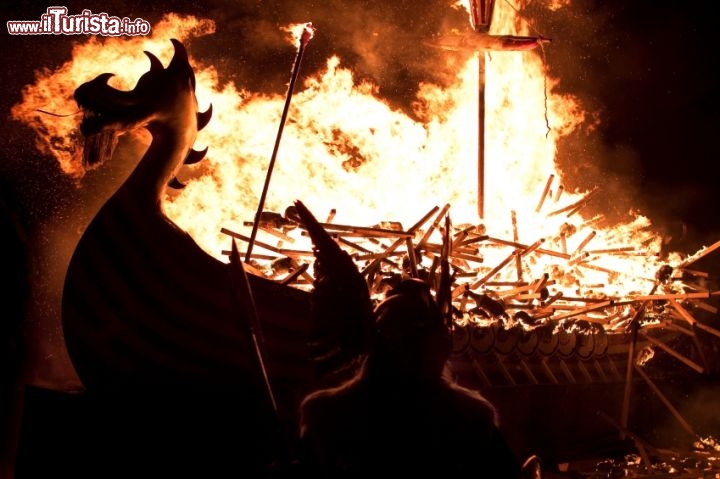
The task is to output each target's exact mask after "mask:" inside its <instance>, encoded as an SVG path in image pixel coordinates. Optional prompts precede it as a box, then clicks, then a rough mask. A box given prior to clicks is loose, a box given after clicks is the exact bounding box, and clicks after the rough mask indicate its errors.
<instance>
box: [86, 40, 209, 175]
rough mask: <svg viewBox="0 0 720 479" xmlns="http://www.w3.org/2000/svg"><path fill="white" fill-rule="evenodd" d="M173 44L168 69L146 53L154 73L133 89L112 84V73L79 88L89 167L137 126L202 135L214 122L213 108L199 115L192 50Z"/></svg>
mask: <svg viewBox="0 0 720 479" xmlns="http://www.w3.org/2000/svg"><path fill="white" fill-rule="evenodd" d="M171 42H172V44H173V46H174V49H175V52H174V54H173V57H172V60H171V61H170V63H169V64H168V66H167V68H166V67H164V66H163V64H162V62H161V61H160V60H159V59H158V58H157V57H156V56H155V55H154V54H152V53H151V52H148V51H145V54H146V55H147V57H148V58H149V59H150V70H148V71H147V72H146V73H145V74H143V75H142V76H141V77H140V78H139V79H138V82H137V84H136V85H135V88H133V89H132V90H129V91H124V90H119V89H117V88H114V87H112V86H110V85H108V81H109V80H110V78H111V77H112V76H113V74H112V73H103V74H101V75H98V76H97V77H96V78H94V79H93V80H90V81H88V82H86V83H83V84H82V85H80V86H79V87H78V88H77V89H76V90H75V93H74V98H75V101H76V102H77V104H78V106H79V107H80V109H81V110H82V111H83V113H84V115H83V120H82V122H81V124H80V132H81V133H82V134H83V136H84V137H85V148H84V151H83V162H84V163H85V166H86V167H90V168H92V167H95V166H97V165H99V164H102V163H103V162H104V161H105V160H107V159H109V158H110V157H111V156H112V154H113V151H114V149H115V146H116V145H117V139H118V137H119V136H120V135H121V134H123V133H125V132H128V131H131V130H134V129H136V128H141V127H145V128H148V129H149V130H150V131H151V133H152V132H153V129H154V128H163V127H167V128H173V129H177V130H181V131H193V132H196V131H197V130H200V129H202V128H203V127H204V126H205V125H206V124H207V123H208V121H209V120H210V116H211V113H212V108H208V110H207V111H205V112H198V108H197V100H196V98H195V73H194V71H193V69H192V67H191V65H190V63H189V59H188V54H187V51H186V49H185V47H184V45H183V44H182V43H181V42H180V41H179V40H176V39H171ZM191 154H192V152H191ZM189 157H190V155H189ZM192 161H198V155H197V154H194V155H192Z"/></svg>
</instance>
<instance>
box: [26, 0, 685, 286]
mask: <svg viewBox="0 0 720 479" xmlns="http://www.w3.org/2000/svg"><path fill="white" fill-rule="evenodd" d="M558 3H559V2H558ZM309 26H311V24H300V25H295V26H291V27H290V28H288V31H290V32H292V33H293V35H294V36H293V38H294V39H296V40H297V39H298V38H300V37H299V35H302V34H304V33H305V32H308V28H310V27H309ZM493 26H494V28H510V26H512V28H513V29H514V30H515V33H519V34H522V33H524V32H522V31H521V28H520V25H518V24H517V22H516V20H515V12H514V10H512V9H511V8H509V7H508V6H506V5H505V4H504V3H502V2H498V4H497V5H496V13H495V19H494V23H493ZM152 31H153V34H152V36H151V37H147V38H140V37H134V38H107V39H103V40H99V39H95V38H91V39H89V40H87V41H86V42H84V43H81V44H79V45H78V46H76V47H75V49H74V51H73V60H72V61H70V62H68V63H66V64H65V65H63V66H62V67H60V68H59V69H57V70H55V71H39V72H37V80H36V81H35V83H34V84H32V85H28V86H27V87H26V88H25V90H24V92H23V101H22V103H20V104H18V105H16V106H15V107H14V108H13V110H12V113H13V116H14V117H15V118H16V119H19V120H21V121H23V122H25V123H27V124H28V125H30V126H31V127H33V128H34V129H35V131H36V132H37V135H38V136H37V147H38V149H39V150H40V151H41V152H42V153H44V154H49V155H54V156H55V158H57V160H58V162H59V164H60V166H61V168H62V170H63V171H64V172H66V173H67V174H68V175H71V176H73V177H75V178H78V179H81V178H82V175H83V173H84V171H83V170H82V167H81V163H80V161H79V149H80V148H81V146H82V142H81V141H80V139H79V137H78V133H77V119H65V120H60V121H59V120H57V119H55V118H53V119H49V118H46V117H44V116H40V115H38V114H37V112H36V110H37V109H39V108H42V109H44V110H52V111H72V110H73V109H74V108H75V105H74V103H73V101H72V92H73V90H74V88H76V87H77V86H78V85H79V84H80V83H82V82H84V81H87V80H89V79H91V78H94V77H95V76H96V75H98V74H100V73H103V72H105V71H111V72H114V73H117V74H118V75H117V76H116V77H113V80H112V81H113V82H114V86H116V87H117V88H131V87H132V85H133V82H134V81H135V80H136V79H137V78H138V77H139V76H140V75H141V74H142V73H144V72H145V71H147V69H148V64H147V58H146V57H145V56H144V55H142V54H141V52H142V51H143V50H149V51H151V52H153V53H155V54H156V55H157V56H158V57H159V58H160V59H161V60H162V61H164V62H166V61H168V59H169V57H170V56H171V55H172V52H171V48H172V47H171V44H170V42H169V41H168V40H169V38H171V37H175V38H178V39H180V40H184V39H186V38H189V37H192V36H199V35H206V34H209V33H212V32H213V31H214V24H213V23H212V22H211V21H209V20H202V19H197V18H194V17H180V16H177V15H172V14H171V15H168V16H167V17H166V18H165V19H164V20H163V21H162V22H160V23H159V24H158V25H156V26H155V27H154V28H153V30H152ZM312 33H314V30H310V32H309V34H312ZM290 60H291V59H288V61H289V62H290ZM193 64H194V65H195V70H196V79H197V97H198V101H199V103H200V109H201V110H204V109H205V108H206V107H207V106H208V105H209V104H212V105H213V109H214V113H213V119H212V121H211V122H210V124H209V125H208V126H207V127H206V128H205V129H203V130H202V131H201V132H200V134H199V135H198V140H197V143H198V144H196V148H197V149H202V148H203V147H204V146H206V145H207V146H209V147H210V150H209V154H208V156H207V158H206V159H205V160H204V161H203V163H202V165H204V166H200V167H195V169H189V170H188V171H187V172H186V174H187V175H188V176H190V177H191V178H180V179H181V180H183V182H187V183H189V184H188V186H187V188H185V189H184V190H183V191H182V193H180V194H178V195H173V196H172V197H168V198H166V199H165V203H164V205H165V210H166V212H167V214H168V216H169V217H170V218H171V219H173V220H174V221H175V222H177V223H178V225H179V226H180V227H182V228H183V229H185V230H186V231H188V232H189V233H190V234H191V235H192V236H193V237H194V238H195V239H196V241H197V242H198V243H199V244H200V245H201V247H203V248H204V249H205V250H206V251H207V252H208V253H210V254H211V255H213V256H216V257H218V258H219V257H221V256H222V253H221V252H222V250H223V249H227V247H228V245H229V240H228V238H227V237H226V236H224V235H222V234H221V233H220V229H221V227H227V228H229V229H232V230H234V231H243V230H246V231H247V230H248V229H249V228H248V227H246V226H244V225H243V223H244V222H245V221H248V220H251V219H252V218H253V216H254V212H255V210H256V208H257V204H258V198H259V196H260V192H261V190H262V187H263V181H264V178H265V174H266V171H267V167H268V162H269V156H270V153H271V151H272V149H273V148H272V147H273V142H274V139H275V134H276V131H277V124H278V121H279V118H280V115H281V111H282V108H283V101H284V98H283V94H284V92H279V93H278V94H276V95H272V96H266V95H259V94H254V93H252V92H249V91H245V90H243V89H239V88H238V87H237V86H236V85H234V84H232V83H226V84H221V83H220V81H219V79H218V73H217V71H216V70H215V68H213V67H212V66H207V65H203V64H202V63H201V62H200V61H197V60H193ZM486 65H487V71H486V124H487V130H486V140H485V146H486V153H485V158H486V160H485V164H486V173H485V178H486V182H487V185H486V187H485V196H486V200H485V204H486V205H487V209H486V213H485V218H484V221H485V222H486V228H487V233H488V234H489V235H490V236H495V237H505V238H512V237H513V236H516V237H517V241H519V242H521V243H525V244H532V243H534V242H536V241H537V240H540V239H543V240H545V245H544V247H549V248H553V249H557V250H562V249H565V250H567V251H568V252H569V253H573V252H576V253H577V254H583V251H576V250H580V249H585V250H601V249H612V248H617V247H628V246H629V247H631V249H633V250H634V251H636V252H638V253H640V254H638V253H636V254H635V255H612V256H611V257H610V258H609V259H608V260H607V262H605V260H603V261H604V263H603V266H604V267H605V270H603V271H596V270H592V269H587V270H584V273H585V277H584V279H583V282H584V283H585V284H605V285H607V284H609V283H615V284H618V285H621V287H622V288H625V290H629V291H646V290H647V289H649V285H650V284H652V281H653V278H654V274H655V271H656V270H657V269H658V267H659V263H658V262H657V260H655V258H654V256H653V255H652V253H654V252H656V251H657V250H658V249H659V244H660V238H659V236H658V235H656V234H654V233H653V232H652V231H650V230H649V228H648V227H649V226H650V221H649V220H648V219H647V218H645V217H643V216H641V215H635V219H634V220H633V221H631V222H629V223H628V224H622V225H618V226H615V227H613V228H611V229H607V230H598V229H595V226H594V224H593V221H592V220H589V219H587V218H584V217H583V215H582V211H580V212H573V211H569V212H563V213H562V214H559V213H557V211H562V208H563V207H565V206H566V205H571V204H573V203H575V202H579V201H581V200H582V199H583V198H584V197H585V196H586V195H587V194H588V193H589V192H574V193H571V192H568V191H565V192H564V193H563V195H562V196H561V195H560V194H559V193H560V192H561V191H563V185H562V182H561V181H559V182H556V183H554V184H552V185H551V191H550V194H549V195H547V199H546V200H545V202H544V206H543V208H542V210H541V211H539V212H536V206H537V205H538V199H539V197H540V195H541V192H542V190H543V186H545V185H546V183H547V180H548V178H549V177H553V178H556V179H559V178H560V174H559V173H558V172H557V171H555V164H554V158H555V155H556V150H557V143H558V140H559V139H560V138H561V137H563V136H564V135H567V134H568V133H570V132H572V131H573V130H574V129H575V128H577V127H578V126H580V125H581V124H585V123H587V122H589V121H592V120H591V119H590V118H589V116H588V115H586V113H585V112H584V111H583V108H582V105H580V103H579V102H578V100H577V99H576V98H574V97H572V96H569V95H559V94H556V93H554V92H553V88H554V87H555V86H556V85H557V84H558V80H557V79H552V78H547V75H546V72H545V69H544V66H543V63H542V58H541V57H540V56H538V54H537V53H535V52H495V53H493V55H492V57H491V58H490V61H488V62H487V63H486ZM477 82H478V79H477V64H476V63H475V62H474V61H473V59H470V60H469V61H468V63H467V64H466V65H465V66H464V67H463V68H462V69H460V70H459V71H458V72H457V76H456V80H455V82H454V84H453V85H452V86H451V87H447V88H444V89H443V88H440V87H438V86H436V85H430V84H425V85H421V86H420V89H419V94H418V96H417V99H416V102H415V108H416V109H417V110H416V111H417V113H418V117H419V118H424V119H425V120H424V121H422V122H420V121H417V120H414V119H411V118H410V117H409V116H408V115H406V114H405V113H403V112H401V111H398V110H395V109H393V108H392V107H391V106H390V105H389V104H388V103H387V102H385V101H384V100H383V99H382V98H380V97H379V96H378V95H377V88H376V86H375V85H373V84H371V83H367V82H357V81H356V80H355V79H354V77H353V73H352V72H351V71H350V70H349V69H347V68H345V67H343V66H342V61H341V59H340V58H339V57H336V56H333V57H331V58H329V59H328V60H327V64H326V68H325V69H324V71H323V72H321V73H319V74H317V75H315V76H312V77H309V78H307V79H306V80H305V82H304V85H303V87H302V88H300V89H299V90H298V92H297V93H296V94H295V96H294V97H293V102H292V106H291V109H290V114H289V118H290V121H289V122H288V124H287V126H286V128H285V132H284V136H283V142H282V145H281V147H280V150H279V155H278V162H277V165H276V167H275V170H274V172H273V180H272V183H271V185H270V189H269V193H268V196H267V199H266V203H265V205H266V209H267V210H273V211H284V210H285V208H286V207H287V206H289V205H291V204H292V202H293V200H294V199H302V201H303V202H304V203H305V204H306V205H307V206H308V207H309V208H310V209H311V210H312V211H314V212H317V213H318V214H319V215H320V216H322V215H323V214H325V213H326V212H329V211H330V210H331V209H334V210H335V211H336V216H335V221H337V222H338V223H345V224H356V225H367V224H375V223H377V222H379V221H381V220H390V221H399V222H401V223H402V224H403V225H404V226H406V227H407V226H409V225H411V224H414V223H415V222H416V221H417V220H418V219H420V218H421V217H422V216H423V215H424V214H425V212H427V211H428V210H430V209H431V208H432V207H433V206H435V205H439V204H445V203H449V204H450V205H452V210H451V216H452V218H453V222H454V224H462V223H470V224H476V223H477V222H478V217H477V207H476V204H475V203H476V200H477V184H476V178H477V176H476V171H477V131H478V112H477V91H478V90H477ZM473 99H475V100H473ZM546 118H547V122H546ZM553 191H554V192H555V194H553ZM510 211H516V212H517V216H516V217H515V218H514V222H515V226H516V231H515V232H513V231H512V229H511V215H510V213H509V212H510ZM567 213H569V214H567ZM568 224H571V226H572V228H569V229H568V228H567V227H566V226H567V225H568ZM564 230H567V231H571V234H568V235H562V234H560V232H561V231H564ZM591 234H592V235H591ZM590 235H591V240H592V241H591V242H590V245H585V244H583V241H584V240H586V239H587V238H588V236H590ZM581 244H582V246H583V248H579V246H580V245H581ZM506 255H507V252H506V251H502V250H500V249H499V248H498V252H497V257H496V258H494V257H492V254H488V255H487V256H486V257H485V263H486V264H487V265H488V268H491V267H493V266H494V265H495V264H498V263H499V262H500V261H501V260H502V259H503V258H504V257H505V256H506ZM554 259H555V258H553V257H547V259H542V258H541V257H538V259H534V260H533V268H537V270H538V271H555V272H556V273H557V277H558V278H562V277H563V272H564V271H565V269H566V268H567V266H566V265H565V264H563V265H558V264H555V263H553V261H554ZM672 259H673V260H674V261H679V257H673V258H672ZM509 269H512V268H509ZM608 270H609V271H610V272H608ZM615 272H617V273H615ZM530 276H532V277H533V278H537V277H539V276H540V274H531V275H530ZM568 287H576V283H574V282H572V281H571V282H569V284H568ZM618 287H620V286H618ZM611 294H612V293H611Z"/></svg>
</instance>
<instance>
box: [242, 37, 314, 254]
mask: <svg viewBox="0 0 720 479" xmlns="http://www.w3.org/2000/svg"><path fill="white" fill-rule="evenodd" d="M302 27H303V29H302V33H301V34H300V39H299V42H298V51H297V55H296V56H295V64H294V65H293V70H292V75H291V76H290V85H289V86H288V90H287V96H286V98H285V107H284V108H283V112H282V117H281V118H280V128H279V129H278V133H277V137H276V138H275V147H274V148H273V152H272V156H271V157H270V165H268V171H267V174H266V175H265V185H264V186H263V190H262V194H261V195H260V203H259V204H258V209H257V212H256V213H255V221H253V226H252V232H251V234H250V240H249V242H248V246H247V252H246V254H245V261H246V262H249V261H250V258H251V255H252V249H253V244H254V243H255V237H256V236H257V231H258V226H259V225H260V216H261V215H262V212H263V209H264V208H265V198H266V197H267V192H268V186H270V177H271V176H272V172H273V168H274V167H275V159H276V158H277V153H278V148H279V147H280V138H281V137H282V132H283V128H284V127H285V121H286V120H287V115H288V110H289V109H290V100H292V95H293V90H294V89H295V81H296V80H297V77H298V73H300V63H301V61H302V56H303V53H304V52H305V47H306V46H307V44H308V43H309V42H310V40H311V39H312V37H313V35H314V34H315V27H314V26H313V24H312V23H306V24H304V25H303V26H302Z"/></svg>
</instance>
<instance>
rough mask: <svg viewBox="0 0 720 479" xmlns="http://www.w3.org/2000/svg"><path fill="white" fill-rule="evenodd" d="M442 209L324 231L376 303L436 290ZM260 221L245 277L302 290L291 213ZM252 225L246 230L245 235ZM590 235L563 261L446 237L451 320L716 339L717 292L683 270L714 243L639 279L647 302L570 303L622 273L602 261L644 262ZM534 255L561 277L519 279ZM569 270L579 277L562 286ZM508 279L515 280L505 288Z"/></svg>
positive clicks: (542, 252)
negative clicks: (421, 288) (411, 289)
mask: <svg viewBox="0 0 720 479" xmlns="http://www.w3.org/2000/svg"><path fill="white" fill-rule="evenodd" d="M448 209H449V205H445V206H444V207H443V208H440V207H435V208H433V209H432V210H430V211H429V212H428V213H427V214H426V215H425V216H423V218H422V219H421V220H420V221H418V222H417V223H416V224H414V225H413V226H411V227H410V228H408V229H403V228H402V227H401V225H399V224H398V223H390V222H387V223H381V224H379V225H376V226H372V227H368V226H352V225H342V224H335V223H333V222H332V219H333V213H332V212H331V214H330V215H329V217H328V218H327V221H326V222H325V223H323V226H324V227H325V228H326V230H327V231H328V233H329V234H331V235H332V236H333V237H334V238H335V239H336V241H337V242H338V243H339V244H340V245H341V246H342V247H344V248H345V249H346V250H347V251H348V252H349V253H350V254H351V255H352V257H353V258H354V259H355V261H356V263H357V265H358V269H359V270H360V271H361V272H362V274H363V275H364V276H365V277H366V278H367V282H368V286H369V288H370V291H371V294H372V295H373V296H374V297H378V298H379V297H381V295H382V294H383V293H384V292H385V291H386V290H387V289H388V288H389V287H391V286H392V285H393V284H394V283H396V282H397V281H399V280H400V279H401V278H403V277H408V276H410V277H417V278H422V279H424V280H426V281H428V282H429V283H430V284H431V285H435V283H436V278H437V276H438V272H439V264H440V254H441V250H442V248H443V245H442V244H440V243H438V242H433V241H432V240H431V239H432V238H433V235H434V234H435V233H437V232H438V231H439V230H441V229H442V228H444V227H445V226H444V225H443V224H442V220H443V218H445V217H446V213H447V211H448ZM260 218H261V221H260V224H259V226H258V228H259V231H261V232H262V233H264V235H265V236H267V237H269V238H273V239H274V244H273V243H272V242H271V241H272V240H270V241H255V242H254V245H255V246H256V247H257V248H259V249H262V250H264V252H261V253H253V254H251V255H250V257H249V259H250V261H249V266H250V267H251V268H252V269H253V272H254V273H255V274H259V275H262V276H265V277H268V278H271V279H274V280H276V281H278V282H281V283H283V284H286V285H288V286H292V287H298V288H304V289H310V288H311V287H312V281H313V277H312V262H313V252H312V248H311V247H309V246H307V247H305V248H303V249H293V248H292V247H291V246H292V245H294V244H296V243H298V242H299V241H300V238H302V237H303V236H305V237H307V234H306V233H305V232H304V231H303V230H302V228H303V227H302V224H301V223H300V222H298V221H296V219H295V217H294V215H293V212H292V207H290V208H288V210H286V212H285V214H284V215H280V214H278V213H272V212H263V214H262V215H261V216H260ZM431 220H432V221H431ZM252 224H253V223H252V222H246V223H245V226H252ZM569 228H572V226H571V225H568V224H567V223H566V224H564V225H563V228H561V231H560V232H559V234H558V237H559V238H561V239H562V238H565V237H566V236H567V235H568V232H567V231H564V230H563V229H569ZM298 231H299V234H298ZM222 232H223V233H225V234H227V235H230V236H232V237H234V238H236V239H239V240H242V241H245V242H250V241H251V238H250V237H248V236H245V235H242V234H240V233H237V232H234V231H232V230H230V229H228V228H223V229H222ZM594 234H595V232H594V231H591V232H590V233H589V234H588V236H587V237H586V238H585V240H583V241H582V242H581V244H580V245H579V246H578V247H577V248H575V251H573V252H572V253H568V252H567V251H565V250H563V249H562V248H561V249H560V250H556V249H551V248H544V247H543V243H544V242H545V240H544V239H542V238H541V239H539V240H537V241H535V242H534V243H532V244H524V243H520V242H518V241H517V240H516V239H512V240H509V239H503V238H496V237H492V236H489V235H487V234H485V228H484V226H483V225H470V226H467V225H463V226H461V227H458V228H453V231H452V234H451V238H452V244H451V247H450V248H449V261H450V263H451V265H452V267H453V270H454V283H453V292H452V296H453V300H454V306H455V308H456V309H457V311H456V312H457V313H458V314H457V315H456V316H457V317H459V318H462V319H461V320H459V322H460V323H461V324H464V323H470V324H474V325H479V326H482V325H486V324H487V323H488V322H492V323H499V324H501V325H503V326H505V327H513V326H518V325H519V326H522V327H523V328H524V329H532V328H534V327H538V326H540V325H543V324H553V325H560V326H562V327H563V328H564V329H568V328H571V329H579V330H588V331H590V332H597V331H599V330H602V331H604V332H620V331H626V330H627V329H628V328H629V326H630V325H631V324H632V322H633V321H634V320H635V321H641V322H642V326H643V329H646V328H657V327H668V328H674V329H676V330H680V331H681V332H687V331H689V329H695V328H699V329H702V330H704V331H705V332H707V333H709V334H711V335H714V336H717V337H720V331H719V330H718V329H715V328H714V327H712V326H710V325H708V324H705V322H702V321H699V320H698V319H696V316H697V315H705V314H709V315H715V314H716V313H717V311H718V310H717V308H716V307H715V306H713V305H712V304H711V303H712V300H713V299H715V298H716V297H718V296H720V291H714V290H710V289H709V286H708V276H709V275H708V274H707V273H704V272H700V271H695V270H692V269H690V268H689V266H690V265H691V264H692V263H694V262H695V261H697V260H698V259H700V258H701V257H703V256H705V255H707V254H709V253H710V252H712V251H714V250H715V249H717V248H718V247H720V242H718V243H716V244H714V245H712V246H711V247H708V248H705V249H703V250H701V251H700V252H699V253H698V254H696V255H694V256H693V257H691V258H688V259H687V260H686V261H685V262H684V264H682V265H679V266H677V267H675V268H673V267H671V266H669V265H667V264H664V265H662V266H661V267H660V268H659V270H658V271H657V272H656V274H655V277H654V278H648V279H647V282H648V290H649V291H648V292H647V293H630V294H623V295H611V294H608V293H606V292H603V291H602V286H603V285H579V286H577V287H576V288H575V291H576V293H578V294H575V295H570V294H568V293H567V291H568V290H570V289H572V287H573V284H572V283H575V284H578V280H579V278H580V277H581V276H582V273H581V271H582V269H587V270H594V271H600V272H603V273H606V274H607V275H608V277H610V278H611V277H613V276H615V275H619V274H620V273H619V272H617V271H613V270H611V269H609V268H606V267H604V266H603V257H610V256H614V257H617V255H639V254H646V255H648V254H650V253H647V252H642V251H636V249H635V247H629V246H620V247H615V248H606V249H598V250H585V249H584V248H585V245H587V243H589V242H590V240H591V239H592V237H593V236H594ZM289 246H290V247H289ZM490 250H492V253H493V255H494V256H497V253H498V251H503V250H505V251H507V253H506V254H505V256H504V259H502V260H501V261H500V262H498V263H496V264H490V265H488V264H487V262H486V261H487V260H486V254H484V253H485V252H486V251H490ZM225 253H229V252H225ZM533 256H551V257H554V258H557V259H558V260H559V261H560V262H564V263H565V265H566V268H559V267H557V266H553V267H552V269H551V270H550V271H543V272H540V273H539V274H537V277H532V278H527V276H528V270H529V268H528V260H531V259H532V257H533ZM570 270H573V271H577V272H578V273H577V274H573V275H572V278H571V279H570V280H569V279H568V277H569V276H570ZM513 272H514V275H515V277H514V278H513V279H512V280H508V279H507V278H508V277H509V276H510V275H511V274H512V273H513ZM530 274H532V273H530ZM688 328H689V329H688ZM688 365H690V364H688ZM690 366H691V367H692V365H690ZM694 369H697V368H694Z"/></svg>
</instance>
